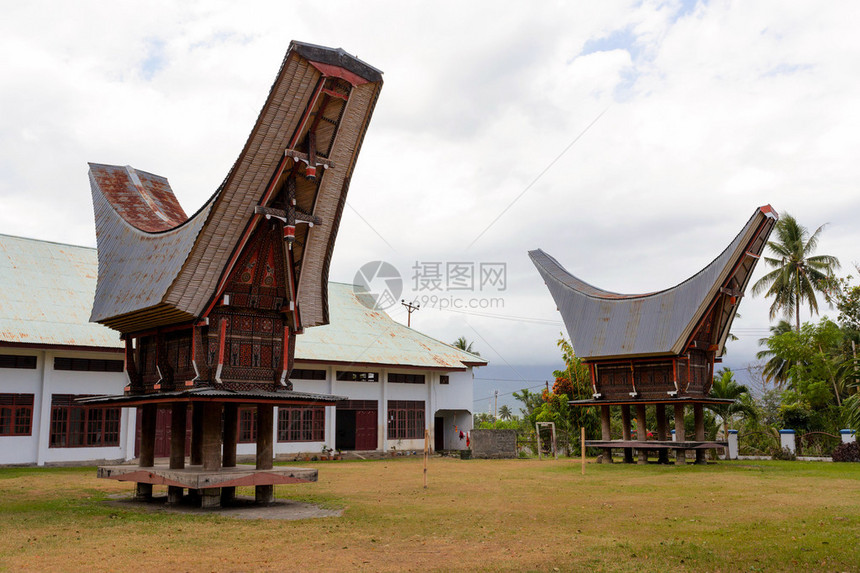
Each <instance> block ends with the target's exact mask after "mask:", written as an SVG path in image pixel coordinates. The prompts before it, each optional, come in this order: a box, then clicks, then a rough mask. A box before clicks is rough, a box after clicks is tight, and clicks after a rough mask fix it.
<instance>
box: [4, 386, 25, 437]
mask: <svg viewBox="0 0 860 573" xmlns="http://www.w3.org/2000/svg"><path fill="white" fill-rule="evenodd" d="M32 434H33V394H0V436H31V435H32Z"/></svg>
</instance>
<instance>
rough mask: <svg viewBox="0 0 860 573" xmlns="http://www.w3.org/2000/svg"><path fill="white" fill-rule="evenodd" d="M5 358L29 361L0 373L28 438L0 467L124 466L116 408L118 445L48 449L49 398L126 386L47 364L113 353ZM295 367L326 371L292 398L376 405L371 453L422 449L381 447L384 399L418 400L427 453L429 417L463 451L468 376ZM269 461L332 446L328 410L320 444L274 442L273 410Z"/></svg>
mask: <svg viewBox="0 0 860 573" xmlns="http://www.w3.org/2000/svg"><path fill="white" fill-rule="evenodd" d="M0 352H2V353H5V354H18V355H29V356H36V358H37V364H36V369H35V370H28V369H14V368H2V369H0V392H3V393H15V394H18V393H22V394H33V395H34V397H33V399H34V406H33V431H32V435H30V436H9V437H0V464H38V465H44V464H45V463H61V462H88V461H98V460H118V459H131V458H132V457H133V456H134V440H135V422H136V410H135V409H134V408H123V409H122V417H121V422H120V424H121V425H120V427H121V433H120V442H119V445H118V446H116V447H103V448H49V447H48V443H49V436H50V422H51V395H52V394H121V393H122V392H123V388H124V387H125V386H126V385H127V384H128V378H127V377H126V374H125V373H118V372H71V371H55V370H54V369H53V364H54V357H55V356H63V357H71V358H103V359H115V360H121V359H122V354H121V353H104V352H81V351H66V350H62V351H61V350H47V351H42V350H28V349H17V348H16V349H13V348H3V349H0ZM296 368H312V369H320V370H325V371H326V379H325V380H293V381H292V382H293V388H294V389H295V390H296V391H300V392H316V393H321V394H333V395H339V396H345V397H347V398H348V399H350V400H375V401H376V402H377V405H378V408H379V410H378V412H379V417H378V427H377V435H378V444H377V449H379V450H382V451H389V450H391V448H392V446H394V447H396V448H397V449H398V450H423V449H424V439H423V437H422V438H420V439H415V440H388V434H387V429H388V426H387V414H388V401H389V400H420V401H423V402H424V405H425V411H424V420H425V427H426V428H427V429H429V430H430V446H431V448H432V447H433V446H434V444H435V441H434V432H435V431H436V428H435V427H434V426H435V424H434V421H435V417H436V416H437V415H438V416H440V417H442V418H443V419H444V424H443V426H442V428H441V429H442V431H443V432H444V441H445V449H465V447H466V444H465V440H460V439H459V437H458V435H457V433H456V432H455V431H454V427H455V426H456V427H457V428H458V429H462V430H463V431H465V432H468V431H470V430H471V429H472V413H471V410H472V396H473V393H472V369H471V368H469V369H468V370H466V371H462V372H449V373H447V375H448V376H449V383H448V384H440V383H439V380H440V375H442V374H445V373H444V372H439V371H434V370H416V369H402V368H401V369H396V368H392V369H389V368H360V367H354V366H353V367H349V366H346V365H317V364H303V363H301V362H299V363H297V364H296ZM348 369H353V370H367V371H369V372H378V373H379V380H380V381H379V382H339V381H337V380H335V377H336V371H337V370H348ZM389 372H402V373H407V374H424V376H425V383H424V384H399V383H394V384H389V383H388V373H389ZM275 421H276V423H275V428H274V439H273V445H274V452H275V455H278V454H286V455H289V454H291V453H298V452H321V451H322V448H323V446H324V445H325V446H327V447H330V448H334V445H335V408H334V406H330V407H327V408H326V422H325V424H326V426H325V441H321V442H278V441H277V410H276V412H275ZM255 449H256V447H255V445H254V444H238V445H237V453H238V454H239V455H254V453H255Z"/></svg>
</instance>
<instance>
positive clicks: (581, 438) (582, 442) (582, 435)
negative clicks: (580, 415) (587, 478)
mask: <svg viewBox="0 0 860 573" xmlns="http://www.w3.org/2000/svg"><path fill="white" fill-rule="evenodd" d="M579 430H580V436H579V447H580V451H581V452H582V475H585V426H583V427H581V428H580V429H579Z"/></svg>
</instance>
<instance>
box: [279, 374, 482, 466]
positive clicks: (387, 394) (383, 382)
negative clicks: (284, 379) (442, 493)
mask: <svg viewBox="0 0 860 573" xmlns="http://www.w3.org/2000/svg"><path fill="white" fill-rule="evenodd" d="M295 367H296V368H308V369H316V370H326V379H325V380H293V381H292V382H293V389H294V390H296V391H300V392H316V393H322V394H332V395H335V396H345V397H347V399H349V400H375V401H376V403H377V408H378V418H377V438H378V442H377V449H379V450H381V451H390V450H391V448H392V447H395V448H397V449H398V450H423V449H424V438H423V437H422V438H420V439H414V440H389V439H388V401H389V400H419V401H423V402H424V423H425V427H426V428H427V429H429V430H430V446H431V448H432V447H433V444H434V443H435V442H434V437H435V436H434V431H435V428H434V423H433V422H434V418H435V416H436V415H437V412H439V411H440V410H446V411H454V410H456V411H457V412H456V413H451V412H447V413H443V415H444V416H446V422H445V428H446V432H445V447H446V449H462V448H465V440H463V441H462V443H460V441H459V440H456V439H454V437H453V426H454V425H457V427H460V428H465V429H466V431H469V430H471V429H472V396H473V391H472V369H471V368H468V369H467V370H465V371H462V372H459V371H455V372H448V373H445V372H439V371H434V370H418V369H404V368H383V367H379V368H371V367H356V366H348V365H319V364H305V363H302V362H300V361H299V362H296V366H295ZM338 370H358V371H367V372H376V373H378V374H379V382H343V381H338V380H336V377H337V371H338ZM390 372H393V373H404V374H423V375H424V384H399V383H392V384H389V383H388V374H389V373H390ZM443 374H447V375H448V377H449V381H448V384H440V383H439V380H440V376H441V375H443ZM449 422H450V423H449ZM334 425H335V415H334V408H333V407H329V408H326V441H325V444H326V445H327V446H328V447H331V448H333V447H334V436H335V427H334ZM449 426H450V427H451V431H450V433H449V432H448V431H447V428H448V427H449ZM322 446H323V443H322V442H320V443H318V444H317V443H311V442H299V443H278V442H277V441H276V442H275V453H295V452H310V451H313V452H315V451H320V450H321V449H322Z"/></svg>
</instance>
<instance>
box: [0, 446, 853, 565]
mask: <svg viewBox="0 0 860 573" xmlns="http://www.w3.org/2000/svg"><path fill="white" fill-rule="evenodd" d="M302 465H308V466H313V467H317V468H319V470H320V481H319V482H318V483H315V484H304V485H297V486H279V487H278V488H277V489H276V494H277V495H278V496H279V497H281V496H283V497H290V498H293V499H297V500H301V501H309V502H313V503H317V504H321V505H323V506H324V507H329V508H343V509H344V510H345V511H344V515H343V517H340V518H325V519H312V520H303V521H271V520H257V521H254V520H251V521H248V520H237V519H230V518H224V517H219V516H215V515H211V514H208V515H207V514H199V515H191V516H189V515H182V514H171V513H165V512H147V511H141V510H137V509H126V508H117V507H115V506H111V505H109V504H107V503H106V502H105V500H106V498H107V497H108V496H109V495H112V494H116V493H124V494H127V495H129V496H130V495H131V489H132V486H131V485H130V484H123V483H118V482H113V481H110V480H96V479H95V477H94V473H95V472H94V469H93V468H80V469H78V468H75V469H2V470H0V569H2V568H5V569H7V570H10V571H20V570H78V571H79V570H87V569H89V570H129V571H134V570H144V569H156V570H164V569H171V570H182V571H185V570H189V571H196V570H240V571H247V570H283V569H286V568H291V569H298V570H355V569H367V570H372V571H380V570H382V571H385V570H392V571H393V570H398V571H399V570H460V569H463V570H492V571H496V570H512V571H522V570H550V571H551V570H553V569H554V568H558V569H559V570H563V571H567V570H584V569H588V570H605V571H634V570H636V571H666V570H680V571H685V570H689V571H738V570H745V571H757V570H785V571H795V570H798V569H800V570H804V569H807V570H815V571H820V570H826V571H858V570H860V544H858V541H860V464H825V463H803V462H738V463H724V462H721V463H718V464H711V465H709V466H707V467H697V466H687V467H685V468H676V467H674V466H657V465H649V466H647V467H643V466H625V465H621V464H615V465H612V466H606V465H593V464H592V465H589V466H588V468H587V473H586V475H585V476H581V475H580V467H579V464H578V462H576V461H572V460H560V461H557V462H556V461H543V462H539V461H535V460H510V461H482V460H472V461H460V460H456V459H450V458H437V459H433V460H432V461H431V466H430V488H429V489H428V490H424V489H423V488H422V467H421V460H420V459H410V458H400V459H393V460H382V461H374V462H320V463H315V464H314V463H310V464H302Z"/></svg>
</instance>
